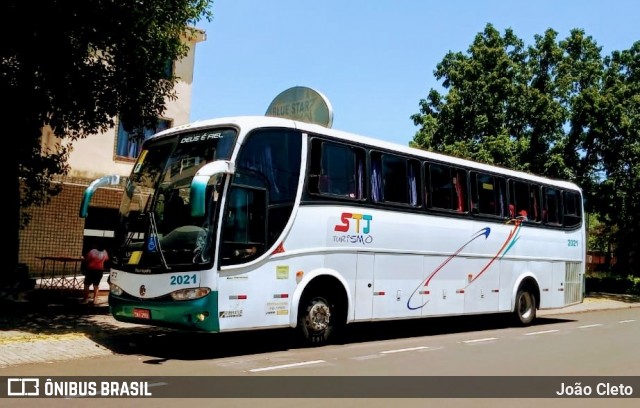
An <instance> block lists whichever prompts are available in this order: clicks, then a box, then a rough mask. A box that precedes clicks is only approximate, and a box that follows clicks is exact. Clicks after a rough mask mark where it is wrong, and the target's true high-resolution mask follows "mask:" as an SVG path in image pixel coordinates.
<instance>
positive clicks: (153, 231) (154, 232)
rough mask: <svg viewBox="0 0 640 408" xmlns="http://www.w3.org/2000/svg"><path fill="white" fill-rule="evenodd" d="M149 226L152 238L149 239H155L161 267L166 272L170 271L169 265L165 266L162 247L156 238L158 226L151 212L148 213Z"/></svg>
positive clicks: (165, 261)
mask: <svg viewBox="0 0 640 408" xmlns="http://www.w3.org/2000/svg"><path fill="white" fill-rule="evenodd" d="M149 221H150V222H149V224H151V234H152V235H153V237H149V238H150V239H155V241H156V245H158V251H159V252H160V259H161V260H162V266H164V268H165V269H166V270H170V269H171V268H170V267H169V264H167V260H166V259H165V258H164V251H162V246H161V244H160V238H158V226H157V225H156V215H155V214H154V212H153V211H149Z"/></svg>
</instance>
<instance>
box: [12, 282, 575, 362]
mask: <svg viewBox="0 0 640 408" xmlns="http://www.w3.org/2000/svg"><path fill="white" fill-rule="evenodd" d="M567 321H572V320H570V319H567V318H566V316H565V317H564V318H557V317H556V318H547V317H539V318H538V319H537V320H536V322H535V325H536V326H543V327H544V326H549V325H553V324H558V323H563V322H567ZM510 327H513V321H512V320H511V319H510V318H508V316H507V315H504V314H499V315H484V316H457V317H436V318H430V319H412V320H400V321H394V322H370V323H356V324H350V325H348V326H347V327H346V328H345V329H344V330H343V332H342V335H341V336H338V337H337V338H336V340H335V343H336V344H338V345H341V344H355V343H364V342H370V341H380V340H392V339H402V338H412V337H421V336H437V335H444V334H451V333H465V332H481V331H485V330H495V329H507V328H510ZM12 330H15V331H20V332H23V333H29V334H34V335H43V334H44V335H48V334H49V335H53V334H55V335H64V334H70V333H74V334H78V333H80V334H84V335H85V336H87V337H88V338H90V339H91V340H93V341H94V342H96V343H98V344H100V345H102V346H104V347H105V348H107V349H109V350H111V351H113V352H114V353H116V354H124V355H140V356H144V357H148V358H149V360H146V361H144V362H145V363H147V364H161V363H162V362H164V361H166V360H206V359H216V358H225V357H234V356H242V355H249V354H261V353H270V352H276V351H286V350H291V349H297V348H304V347H307V345H306V344H304V343H303V342H302V341H301V339H300V337H299V335H298V332H297V331H294V330H293V329H277V330H260V331H254V332H252V333H251V334H250V335H247V333H246V332H231V333H219V334H216V333H194V332H182V331H178V330H172V329H164V328H157V327H151V326H142V325H122V324H120V323H119V322H116V321H115V320H114V319H113V317H112V316H111V315H110V313H109V308H108V306H107V305H106V304H102V305H98V306H92V305H81V304H79V298H78V297H70V296H69V295H68V294H66V295H65V294H64V293H58V294H43V293H36V292H34V293H31V294H30V296H29V297H28V299H27V301H26V302H7V301H4V302H0V331H12Z"/></svg>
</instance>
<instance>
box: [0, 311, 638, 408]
mask: <svg viewBox="0 0 640 408" xmlns="http://www.w3.org/2000/svg"><path fill="white" fill-rule="evenodd" d="M415 323H416V322H415V321H414V322H393V323H374V324H362V325H358V326H353V327H351V328H350V330H349V331H348V332H347V333H346V334H345V336H344V337H343V339H342V341H341V343H340V344H335V345H329V346H324V347H320V348H306V347H300V346H298V345H297V343H295V342H293V341H292V340H291V333H290V332H289V331H283V330H281V331H275V330H274V331H265V332H255V333H252V334H251V335H250V336H246V334H245V335H242V334H240V333H230V334H222V335H219V334H218V335H204V334H193V333H192V334H187V333H177V332H175V333H174V332H168V333H153V334H149V333H140V334H134V335H131V336H128V337H127V338H126V339H124V338H123V339H121V340H122V341H123V342H124V341H125V340H126V344H119V345H118V347H120V349H119V354H116V355H109V356H103V357H95V358H88V359H75V360H69V361H61V362H55V363H49V364H26V365H20V366H13V367H6V368H4V369H2V371H0V372H1V373H2V375H3V376H9V377H11V376H21V377H25V376H38V377H41V376H43V377H46V376H92V375H100V376H123V375H126V376H140V377H145V376H154V377H155V376H163V377H162V378H161V379H160V380H154V381H155V382H152V384H153V387H152V390H153V392H155V393H156V395H162V391H163V390H167V389H171V387H172V386H173V387H175V386H176V384H180V386H181V387H189V386H191V385H194V384H195V385H196V386H197V387H200V389H199V390H198V389H196V390H195V391H194V392H195V395H198V392H202V393H204V394H205V395H206V394H207V393H211V392H213V390H215V387H216V385H215V378H214V379H211V378H209V377H208V376H223V377H234V376H235V377H242V378H241V379H240V383H239V384H240V386H242V385H246V386H247V387H246V388H245V389H239V390H235V391H233V392H232V394H233V395H232V396H233V397H254V398H259V399H249V400H242V399H236V398H233V399H231V398H229V399H222V400H216V403H215V406H225V407H227V406H252V405H255V403H257V402H259V405H260V406H292V404H291V403H293V402H295V400H292V399H286V400H283V399H277V398H274V399H264V398H260V397H261V395H260V394H259V393H257V395H256V390H253V392H254V394H252V389H251V388H250V386H251V384H252V383H251V382H248V383H247V382H246V381H247V380H248V381H251V379H252V378H253V379H255V378H263V379H268V377H272V378H275V380H276V381H278V384H279V385H280V386H281V387H282V388H281V389H282V390H285V391H286V390H287V380H288V379H289V380H290V381H289V383H294V382H295V383H296V384H297V385H298V388H296V389H298V390H299V389H300V388H299V387H300V386H302V387H308V391H309V396H310V397H313V398H309V399H303V400H299V401H302V402H303V404H302V405H303V406H305V407H309V406H314V407H315V406H318V407H320V406H322V407H325V406H327V405H332V406H362V404H363V402H364V401H368V402H367V403H366V404H367V405H371V406H390V405H391V406H396V405H402V406H427V405H426V404H425V401H427V400H421V399H408V398H404V396H397V395H393V396H394V398H393V399H384V398H376V399H366V400H362V399H355V398H354V399H338V400H331V399H325V398H318V396H333V394H332V391H331V389H326V387H327V386H328V385H332V383H331V382H326V381H325V380H327V379H332V378H335V377H333V376H344V377H345V379H344V383H345V384H347V385H348V384H350V383H349V381H353V379H354V378H358V377H359V376H382V378H383V379H384V378H386V379H388V380H389V381H388V382H389V383H390V384H392V386H393V385H395V386H398V383H397V381H398V380H397V377H399V376H427V377H432V378H437V377H441V376H459V377H461V378H460V381H459V382H460V387H459V388H456V389H455V390H456V392H460V395H463V394H464V392H465V385H464V384H465V380H467V389H468V388H473V387H474V386H477V385H473V383H472V381H471V382H470V381H469V380H470V379H471V380H473V379H474V378H477V376H501V379H499V380H500V381H505V386H504V390H505V394H504V397H509V396H512V395H511V394H509V378H511V377H515V376H523V377H528V376H535V377H539V376H554V378H556V379H557V380H558V381H559V383H558V384H557V385H558V389H560V388H561V382H564V379H565V377H566V381H568V383H571V384H573V382H572V381H573V380H575V378H577V377H580V378H582V377H584V376H596V377H597V378H604V379H605V380H606V379H607V378H614V377H618V376H634V377H633V379H634V381H635V383H634V384H637V383H638V378H639V376H640V353H638V352H637V350H638V345H639V344H640V313H639V309H637V308H635V309H618V310H600V311H590V312H583V313H575V314H567V315H553V316H545V317H541V318H540V319H539V320H538V321H537V324H536V325H534V326H531V327H527V328H515V327H511V326H510V325H509V324H508V323H507V322H505V321H504V319H501V318H489V319H487V318H486V317H484V318H480V317H475V318H474V317H463V318H442V319H430V320H429V321H425V324H424V325H423V326H421V327H416V325H415ZM164 376H175V377H174V378H173V379H171V378H168V379H167V378H166V377H164ZM184 376H207V378H205V379H204V380H203V381H204V382H202V383H200V382H198V380H196V381H195V382H194V381H191V382H192V383H193V384H186V385H185V384H184ZM535 377H531V378H535ZM291 379H295V380H291ZM560 380H562V381H560ZM616 380H619V379H617V378H616ZM207 381H210V382H209V383H208V382H207ZM211 381H214V382H211ZM242 381H245V382H242ZM300 381H302V383H301V384H300V383H299V382H300ZM383 381H384V380H383ZM454 381H455V379H454ZM473 381H475V380H473ZM354 384H357V383H354ZM533 384H534V385H535V384H536V383H535V382H533ZM333 385H335V384H333ZM233 386H234V385H233V384H232V385H231V387H232V388H233ZM240 386H238V387H240ZM381 386H382V384H381V382H380V381H379V380H378V381H376V382H373V383H371V385H370V387H371V389H370V392H371V395H381V396H382V397H384V396H385V393H384V392H382V391H381ZM489 386H490V387H495V386H496V385H495V384H492V383H489ZM594 386H595V385H594ZM238 387H236V388H238ZM323 387H325V390H324V391H323ZM366 388H367V386H366V385H364V386H361V385H359V386H358V388H357V389H358V390H359V391H358V392H357V393H356V395H357V396H359V397H367V395H368V394H367V392H368V391H367V390H366ZM426 388H427V389H428V387H426ZM407 390H408V393H409V394H408V395H411V392H415V387H413V388H412V387H411V386H409V387H408V388H407ZM226 391H229V390H226ZM234 393H235V394H234ZM391 394H397V393H391ZM436 394H437V393H436ZM463 396H464V395H463ZM633 396H634V397H635V398H634V399H635V401H632V400H629V399H626V400H624V399H608V400H607V401H610V402H605V401H604V400H603V399H602V397H599V398H593V399H582V398H574V399H545V400H542V401H545V402H544V405H546V406H563V407H564V406H581V407H585V406H587V407H588V406H599V407H601V406H603V404H605V403H606V404H607V405H610V406H613V407H618V406H637V402H638V399H637V398H639V397H640V384H638V386H635V385H634V395H633ZM447 397H448V398H455V397H456V395H450V396H449V395H447ZM500 397H503V396H500ZM504 397H503V398H499V399H494V398H492V399H480V400H478V399H470V398H469V399H446V400H442V401H443V402H446V404H445V405H446V406H451V405H453V406H474V407H478V406H514V405H518V406H534V405H533V404H534V402H535V401H538V404H537V406H539V400H537V399H517V400H512V399H505V398H504ZM541 397H545V398H551V397H553V395H541ZM30 401H31V402H32V403H33V400H30ZM46 401H47V406H65V407H66V406H74V405H76V403H78V404H79V403H81V402H84V403H87V402H88V401H87V400H86V399H78V398H75V399H74V398H71V399H50V400H46ZM178 401H179V400H175V399H171V398H169V399H155V398H154V399H147V400H144V399H135V400H130V399H124V400H123V399H101V400H95V399H94V400H91V402H92V406H96V405H95V404H93V403H94V402H100V406H128V405H127V404H128V402H132V403H135V406H136V407H140V406H175V404H176V403H177V402H178ZM184 401H188V403H189V404H190V405H191V406H205V405H207V406H212V405H211V402H212V401H211V400H196V399H188V400H184ZM207 401H208V402H209V404H207ZM428 401H429V402H435V401H433V400H428ZM514 401H518V402H517V404H514V403H513V402H514ZM3 402H4V401H3ZM7 402H9V404H8V405H5V404H2V405H3V406H34V405H30V404H28V403H29V400H27V399H15V398H13V399H10V400H7ZM62 402H64V403H65V404H64V405H58V404H61V403H62ZM125 402H127V404H125V405H123V403H125ZM152 402H153V403H152ZM171 402H172V403H171ZM356 402H357V404H356ZM489 402H492V403H489ZM472 403H473V404H472ZM485 403H486V404H485ZM578 403H580V404H578ZM69 404H71V405H69ZM293 405H296V404H293ZM429 405H431V404H429ZM77 406H80V405H77ZM132 406H133V405H132Z"/></svg>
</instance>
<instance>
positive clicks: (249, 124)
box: [153, 116, 581, 191]
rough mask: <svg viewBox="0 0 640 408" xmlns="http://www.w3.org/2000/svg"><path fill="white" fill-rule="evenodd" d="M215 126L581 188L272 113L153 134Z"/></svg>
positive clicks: (213, 120) (198, 123)
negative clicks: (271, 131) (272, 131)
mask: <svg viewBox="0 0 640 408" xmlns="http://www.w3.org/2000/svg"><path fill="white" fill-rule="evenodd" d="M213 126H236V127H238V128H240V129H242V130H243V132H244V131H248V130H251V129H255V128H260V127H283V128H291V129H298V130H301V131H303V132H309V133H312V134H320V135H325V136H330V137H333V138H336V139H340V140H343V141H345V142H354V143H357V144H362V145H366V146H370V147H374V148H379V149H383V150H388V151H394V152H397V153H402V154H405V155H411V156H415V157H420V158H424V159H431V160H434V161H439V162H444V163H449V164H453V165H458V166H462V167H467V168H470V169H476V170H482V171H487V172H493V173H498V174H503V175H505V176H510V177H517V178H520V179H525V180H530V181H534V182H538V183H542V184H548V185H553V186H557V187H560V188H567V189H571V190H579V191H581V189H580V187H579V186H578V185H576V184H575V183H572V182H569V181H564V180H554V179H550V178H546V177H542V176H538V175H534V174H530V173H525V172H522V171H516V170H511V169H507V168H504V167H499V166H494V165H489V164H483V163H479V162H474V161H471V160H466V159H460V158H457V157H453V156H447V155H444V154H441V153H434V152H429V151H427V150H422V149H418V148H413V147H409V146H404V145H401V144H398V143H392V142H387V141H384V140H380V139H375V138H372V137H367V136H362V135H358V134H355V133H350V132H346V131H341V130H336V129H331V128H326V127H323V126H320V125H315V124H310V123H305V122H299V121H294V120H290V119H283V118H277V117H270V116H233V117H222V118H216V119H207V120H201V121H197V122H192V123H188V124H185V125H181V126H176V127H172V128H169V129H167V130H164V131H162V132H159V133H157V134H155V135H154V136H153V137H154V138H156V137H163V136H168V135H172V134H175V133H184V132H191V131H194V130H198V129H204V128H209V127H213Z"/></svg>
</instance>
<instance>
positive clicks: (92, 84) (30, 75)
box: [0, 0, 212, 275]
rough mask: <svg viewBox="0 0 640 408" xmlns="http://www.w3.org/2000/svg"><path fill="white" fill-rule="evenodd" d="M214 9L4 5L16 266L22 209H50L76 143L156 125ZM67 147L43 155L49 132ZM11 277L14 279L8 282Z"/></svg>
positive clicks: (55, 0) (2, 56) (203, 4)
mask: <svg viewBox="0 0 640 408" xmlns="http://www.w3.org/2000/svg"><path fill="white" fill-rule="evenodd" d="M211 3H212V0H144V1H143V0H132V1H115V0H84V1H61V0H50V1H46V2H38V3H37V4H35V5H34V4H32V3H29V2H24V1H18V0H7V1H5V2H4V3H3V17H4V18H5V21H6V22H12V21H13V22H15V24H4V25H3V26H2V28H1V30H2V34H3V38H5V39H6V41H4V42H3V44H2V46H1V48H0V60H1V61H2V64H0V91H1V93H2V95H3V96H4V98H5V101H7V102H8V107H7V108H6V109H7V113H8V114H7V116H6V117H7V118H8V120H6V121H5V131H6V135H7V138H11V140H12V142H13V144H14V146H16V147H15V149H14V151H12V154H11V155H8V156H10V157H8V158H7V159H8V160H7V161H6V163H7V170H8V172H7V174H8V175H9V177H10V180H12V182H13V183H12V184H11V186H10V189H11V192H10V195H11V197H12V200H11V202H10V218H11V219H12V220H13V222H12V224H11V225H10V226H9V227H10V230H11V231H13V234H12V235H11V236H10V241H11V244H10V245H9V251H8V254H9V258H12V259H10V265H11V264H14V265H15V264H16V263H17V253H18V248H19V227H20V223H21V222H20V220H21V214H22V211H21V208H25V207H27V206H29V205H32V204H35V205H38V204H42V203H45V202H47V200H48V199H49V197H50V196H51V195H52V194H56V193H57V192H58V191H59V189H57V188H56V187H55V185H53V184H51V180H52V177H54V176H56V175H63V174H66V172H67V171H68V167H67V165H66V160H67V158H68V154H69V152H70V149H71V142H73V141H74V140H77V139H79V138H84V137H87V136H89V135H92V134H95V133H97V132H99V131H105V130H108V129H109V128H111V127H113V126H114V119H115V118H116V117H119V118H120V119H121V121H122V123H124V124H127V125H128V126H129V127H130V128H135V127H139V126H147V125H153V124H155V121H156V118H157V117H159V116H161V115H162V114H163V112H164V110H165V103H166V101H167V100H171V99H172V98H175V92H174V90H173V87H174V84H175V83H176V81H177V78H176V77H175V76H172V75H167V69H166V68H167V64H168V63H171V62H172V61H175V60H179V59H180V58H182V57H184V56H186V55H187V52H188V46H187V45H186V44H185V42H184V38H185V36H188V35H190V34H191V33H192V31H191V30H192V27H193V26H194V25H195V23H196V22H197V21H199V20H201V19H202V18H206V19H211V12H210V11H209V6H210V5H211ZM45 126H49V127H51V129H52V130H53V132H54V134H55V135H56V136H57V137H59V138H60V140H62V141H63V142H62V143H61V144H59V145H58V146H56V148H54V149H52V150H49V151H43V150H42V148H41V146H42V144H41V140H40V139H41V135H42V129H43V128H44V127H45ZM5 275H6V274H5Z"/></svg>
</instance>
